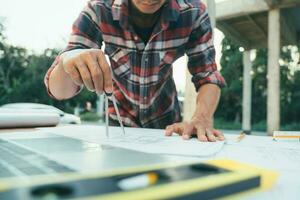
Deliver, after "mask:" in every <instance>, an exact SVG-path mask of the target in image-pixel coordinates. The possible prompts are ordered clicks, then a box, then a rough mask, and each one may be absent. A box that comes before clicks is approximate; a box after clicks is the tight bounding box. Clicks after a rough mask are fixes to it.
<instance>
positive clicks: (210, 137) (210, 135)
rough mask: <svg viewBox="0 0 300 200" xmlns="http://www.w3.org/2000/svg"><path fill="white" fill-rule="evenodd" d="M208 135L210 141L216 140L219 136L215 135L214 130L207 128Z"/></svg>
mask: <svg viewBox="0 0 300 200" xmlns="http://www.w3.org/2000/svg"><path fill="white" fill-rule="evenodd" d="M206 137H207V140H208V141H209V142H216V141H217V138H216V137H215V136H214V134H213V132H212V131H211V130H210V129H208V128H207V129H206Z"/></svg>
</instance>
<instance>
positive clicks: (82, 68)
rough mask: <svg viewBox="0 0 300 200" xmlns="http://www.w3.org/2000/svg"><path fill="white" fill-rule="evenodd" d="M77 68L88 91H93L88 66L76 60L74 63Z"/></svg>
mask: <svg viewBox="0 0 300 200" xmlns="http://www.w3.org/2000/svg"><path fill="white" fill-rule="evenodd" d="M75 66H76V68H77V70H78V71H79V73H80V76H81V79H82V81H83V83H84V85H85V86H86V88H87V89H88V90H89V91H95V87H94V83H93V81H92V77H91V73H90V70H89V69H88V66H87V65H86V64H85V63H84V62H83V61H82V60H77V61H76V63H75Z"/></svg>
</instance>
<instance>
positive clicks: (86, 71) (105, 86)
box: [61, 49, 113, 94]
mask: <svg viewBox="0 0 300 200" xmlns="http://www.w3.org/2000/svg"><path fill="white" fill-rule="evenodd" d="M61 64H62V65H61V66H62V67H63V69H64V71H65V72H66V73H67V74H68V75H69V76H70V78H71V79H72V81H73V82H74V83H75V84H76V85H78V86H81V85H83V84H84V85H85V87H86V88H87V89H88V90H90V91H96V92H97V93H98V94H101V93H102V92H103V91H106V92H108V93H111V92H112V90H113V86H112V76H111V71H110V67H109V65H108V63H107V61H106V58H105V55H104V53H103V52H102V51H101V50H100V49H78V50H73V51H69V52H66V53H64V54H62V56H61Z"/></svg>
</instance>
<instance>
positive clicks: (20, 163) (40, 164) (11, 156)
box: [0, 139, 75, 178]
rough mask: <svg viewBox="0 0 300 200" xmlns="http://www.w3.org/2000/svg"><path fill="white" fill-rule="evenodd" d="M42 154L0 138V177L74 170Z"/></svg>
mask: <svg viewBox="0 0 300 200" xmlns="http://www.w3.org/2000/svg"><path fill="white" fill-rule="evenodd" d="M74 171H75V170H73V169H70V168H68V167H66V166H64V165H62V164H59V163H57V162H56V161H53V160H50V159H48V158H47V157H45V156H43V155H42V154H39V153H36V152H34V151H31V150H29V149H27V148H23V147H22V146H20V145H17V144H15V143H13V142H10V141H6V140H2V139H0V178H8V177H15V176H33V175H44V174H56V173H66V172H74Z"/></svg>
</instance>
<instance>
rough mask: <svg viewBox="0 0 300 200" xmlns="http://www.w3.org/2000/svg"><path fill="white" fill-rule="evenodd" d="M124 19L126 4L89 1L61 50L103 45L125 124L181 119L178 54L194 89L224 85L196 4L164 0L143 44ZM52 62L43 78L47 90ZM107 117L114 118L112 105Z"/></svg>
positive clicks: (204, 14) (160, 125) (155, 123)
mask: <svg viewBox="0 0 300 200" xmlns="http://www.w3.org/2000/svg"><path fill="white" fill-rule="evenodd" d="M128 15H129V13H128V0H115V1H111V0H91V1H89V2H88V5H87V6H86V7H85V9H84V10H83V11H82V12H81V14H80V15H79V17H78V19H77V20H76V21H75V23H74V25H73V31H72V34H71V37H70V40H69V43H68V46H67V48H66V49H65V50H64V51H63V52H65V51H70V50H73V49H79V48H82V49H87V48H101V46H102V43H104V44H105V53H106V54H107V55H108V56H109V59H110V64H111V69H112V73H113V80H114V94H115V97H116V99H117V102H118V106H119V109H120V114H121V117H122V120H123V122H124V124H125V125H127V126H133V127H148V128H165V127H166V126H167V125H170V124H172V123H174V122H177V121H180V120H181V117H180V108H179V103H178V100H177V92H176V87H175V84H174V80H173V76H172V70H173V69H172V63H173V62H174V61H175V60H176V59H178V58H179V57H181V56H183V55H184V54H187V55H188V57H189V61H188V69H189V71H190V73H191V74H192V82H193V83H194V84H195V87H196V90H198V89H199V87H200V86H201V85H203V84H206V83H213V84H217V85H219V86H220V87H223V86H224V79H223V77H222V76H221V74H220V73H219V71H218V70H217V66H216V63H215V49H214V46H213V40H212V28H211V24H210V21H209V17H208V14H207V11H206V7H205V5H204V4H203V3H201V1H200V0H169V1H168V3H166V4H165V5H164V8H163V9H162V13H161V18H160V20H159V21H158V23H157V24H156V26H155V27H154V29H153V33H152V36H151V37H150V39H149V41H148V43H147V44H144V42H143V41H142V39H141V38H140V37H139V36H138V35H137V34H136V33H135V32H134V29H133V27H132V26H131V25H130V24H129V16H128ZM58 59H59V57H58V58H57V59H56V61H55V62H54V63H53V65H52V67H51V68H50V69H49V70H48V72H47V74H46V77H45V82H46V85H47V86H48V79H49V75H50V73H51V71H52V70H53V68H54V67H55V66H56V65H57V62H58ZM182 67H184V66H182ZM109 112H110V117H111V118H112V119H116V114H115V110H114V108H113V106H110V109H109Z"/></svg>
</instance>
